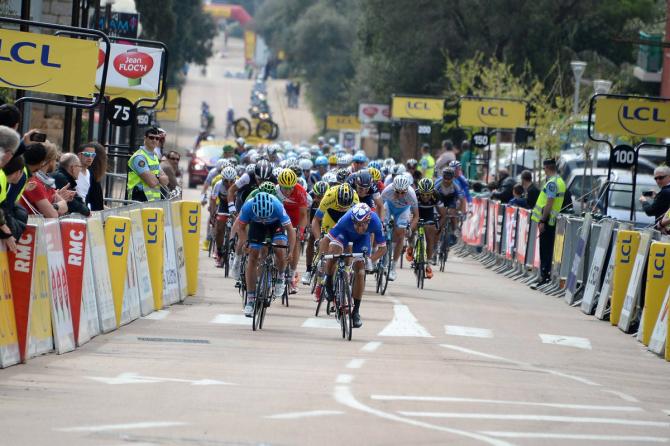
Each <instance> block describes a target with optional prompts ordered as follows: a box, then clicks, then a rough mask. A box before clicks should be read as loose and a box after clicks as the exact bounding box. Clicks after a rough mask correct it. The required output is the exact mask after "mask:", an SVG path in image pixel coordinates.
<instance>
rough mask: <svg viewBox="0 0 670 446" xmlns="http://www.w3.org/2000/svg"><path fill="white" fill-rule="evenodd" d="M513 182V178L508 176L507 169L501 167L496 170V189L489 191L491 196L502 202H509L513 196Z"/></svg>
mask: <svg viewBox="0 0 670 446" xmlns="http://www.w3.org/2000/svg"><path fill="white" fill-rule="evenodd" d="M515 184H516V182H515V181H514V178H512V177H510V176H509V171H508V170H507V169H505V168H502V169H500V170H498V183H497V184H496V190H495V191H494V192H493V193H491V198H492V199H494V200H500V202H502V203H507V202H509V201H510V200H511V199H512V198H513V197H514V195H513V194H512V188H514V185H515Z"/></svg>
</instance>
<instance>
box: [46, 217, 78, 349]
mask: <svg viewBox="0 0 670 446" xmlns="http://www.w3.org/2000/svg"><path fill="white" fill-rule="evenodd" d="M44 234H45V236H46V246H47V263H48V265H49V283H50V284H51V290H52V294H51V321H52V324H53V330H54V343H55V345H56V352H57V353H58V354H61V353H66V352H71V351H72V350H74V348H75V342H74V329H73V327H72V310H71V308H70V299H69V296H68V288H67V274H66V272H65V258H64V257H63V242H62V240H61V234H60V224H59V223H58V220H54V221H47V222H45V223H44Z"/></svg>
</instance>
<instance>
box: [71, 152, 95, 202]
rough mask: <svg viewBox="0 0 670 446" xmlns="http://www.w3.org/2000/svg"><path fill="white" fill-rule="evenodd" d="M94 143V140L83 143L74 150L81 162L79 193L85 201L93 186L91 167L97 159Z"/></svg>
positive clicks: (78, 181) (78, 178) (78, 183)
mask: <svg viewBox="0 0 670 446" xmlns="http://www.w3.org/2000/svg"><path fill="white" fill-rule="evenodd" d="M92 144H93V142H89V143H86V144H82V145H80V146H79V147H77V148H76V149H75V151H74V153H75V154H76V155H77V157H78V158H79V163H80V164H81V169H80V171H79V176H78V177H77V195H78V196H79V197H81V199H82V200H84V201H85V200H86V196H87V195H88V190H89V188H90V187H91V172H90V171H89V168H90V167H91V164H93V160H94V159H95V147H93V145H92Z"/></svg>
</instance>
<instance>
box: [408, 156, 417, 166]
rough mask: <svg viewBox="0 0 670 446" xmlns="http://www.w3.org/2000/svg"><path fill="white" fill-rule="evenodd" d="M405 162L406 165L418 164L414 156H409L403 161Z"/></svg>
mask: <svg viewBox="0 0 670 446" xmlns="http://www.w3.org/2000/svg"><path fill="white" fill-rule="evenodd" d="M405 164H406V165H407V167H416V166H417V165H418V164H419V162H418V161H417V160H415V159H414V158H410V159H408V160H407V161H405Z"/></svg>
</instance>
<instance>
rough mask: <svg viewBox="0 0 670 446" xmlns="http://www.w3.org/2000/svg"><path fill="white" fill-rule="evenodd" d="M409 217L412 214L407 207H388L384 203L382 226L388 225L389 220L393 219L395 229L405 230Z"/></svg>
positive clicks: (387, 204) (386, 203)
mask: <svg viewBox="0 0 670 446" xmlns="http://www.w3.org/2000/svg"><path fill="white" fill-rule="evenodd" d="M411 216H412V212H411V208H410V207H409V206H405V207H402V208H397V207H395V206H393V205H389V203H388V202H385V203H384V224H388V222H389V219H390V218H391V217H393V220H395V226H396V228H406V227H407V226H409V223H410V221H411Z"/></svg>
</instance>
